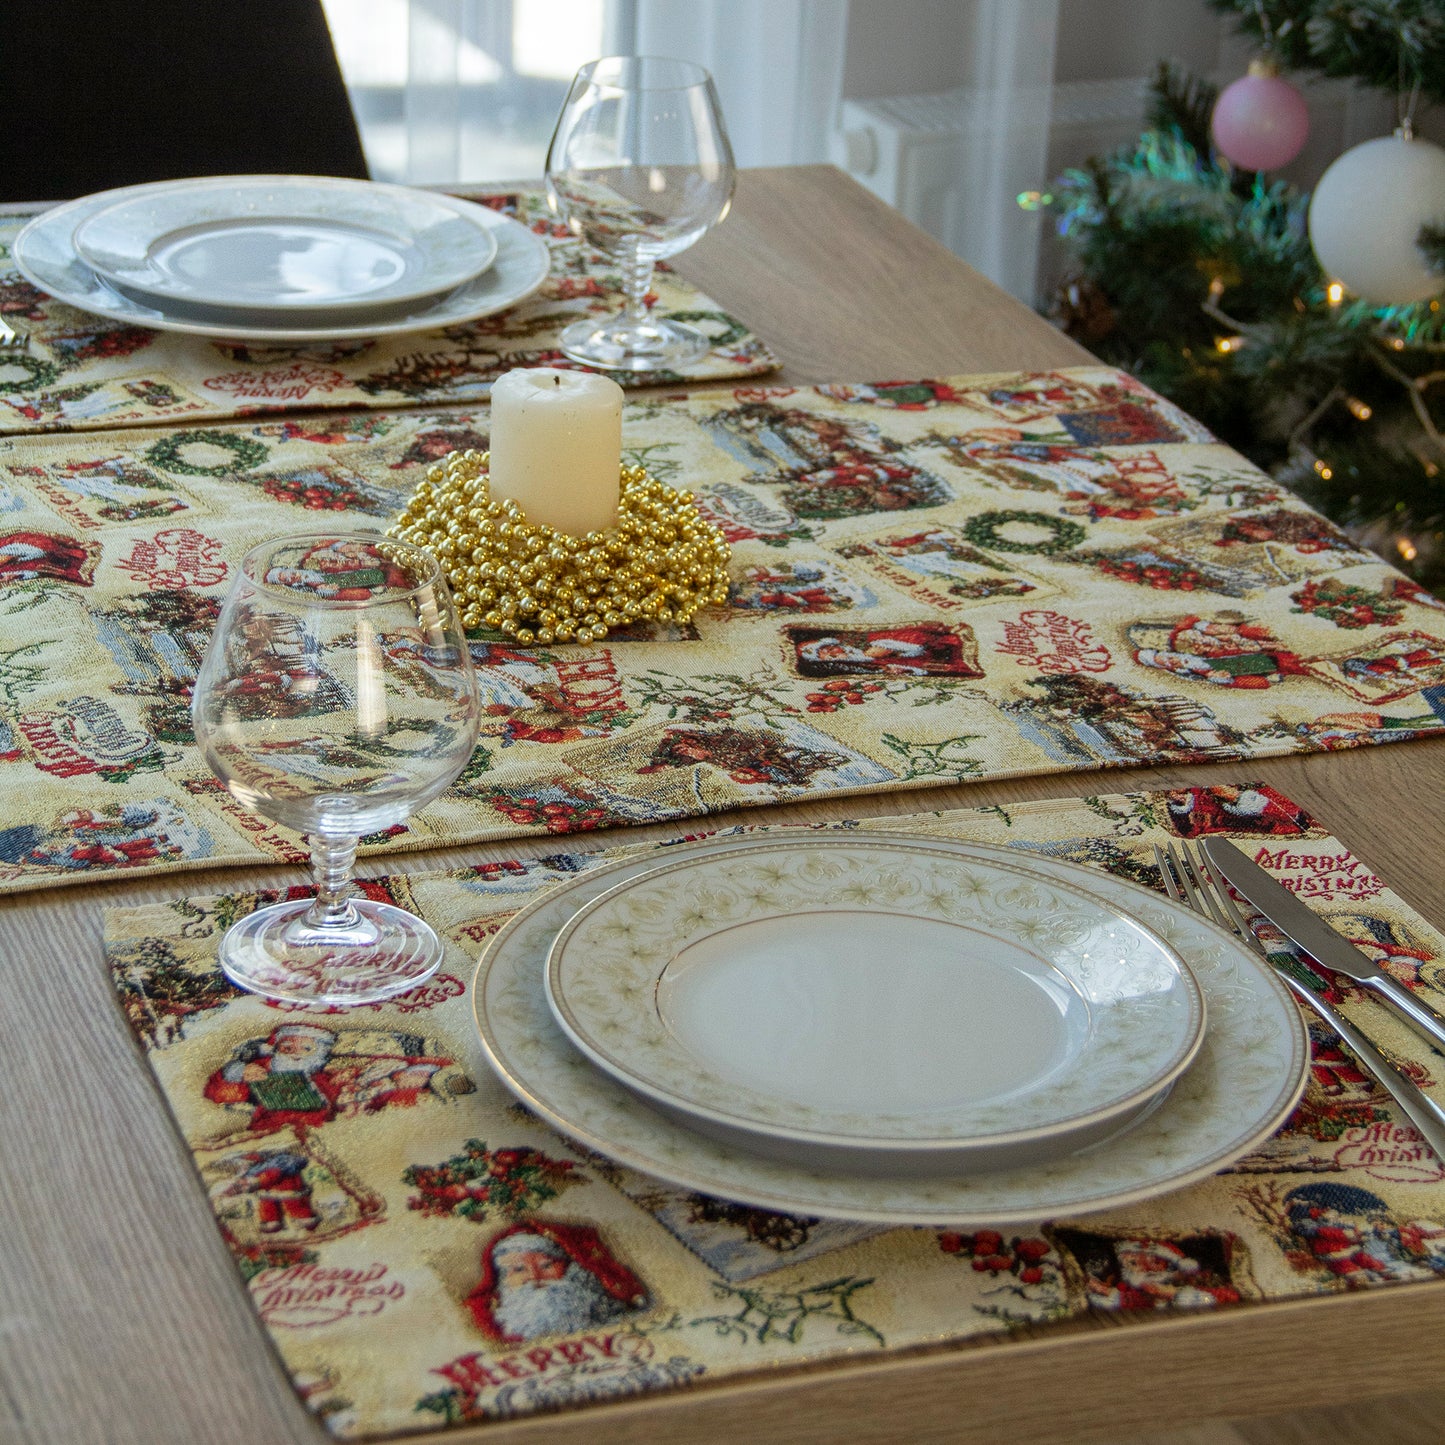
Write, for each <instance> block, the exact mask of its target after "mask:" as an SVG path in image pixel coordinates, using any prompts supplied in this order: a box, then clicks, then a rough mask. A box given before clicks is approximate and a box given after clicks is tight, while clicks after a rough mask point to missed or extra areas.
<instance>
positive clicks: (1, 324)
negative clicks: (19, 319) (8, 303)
mask: <svg viewBox="0 0 1445 1445" xmlns="http://www.w3.org/2000/svg"><path fill="white" fill-rule="evenodd" d="M29 350H30V337H29V335H28V333H26V332H24V331H17V330H16V329H15V328H14V327H13V326H11V325H10V323H9V322H8V321H6V320H5V318H4V317H3V316H0V351H29Z"/></svg>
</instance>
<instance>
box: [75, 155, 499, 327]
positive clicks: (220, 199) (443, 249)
mask: <svg viewBox="0 0 1445 1445" xmlns="http://www.w3.org/2000/svg"><path fill="white" fill-rule="evenodd" d="M93 199H95V200H97V201H99V200H100V199H101V197H100V196H96V197H94V198H93ZM473 210H474V208H472V207H469V206H468V207H465V208H463V207H458V206H454V205H449V204H448V203H447V200H446V198H444V197H440V196H435V195H432V194H430V193H428V192H426V191H415V190H411V189H409V188H408V187H406V186H389V185H379V184H376V183H375V182H371V181H355V180H340V179H336V178H333V177H327V176H208V177H202V178H199V179H195V180H181V181H171V182H161V183H158V184H157V185H156V187H155V188H154V189H152V190H148V191H144V192H142V193H140V194H134V193H132V194H129V195H122V196H121V197H120V198H119V199H117V198H115V196H114V195H112V199H111V201H110V203H109V204H107V205H103V206H101V207H100V209H99V210H96V211H94V212H93V213H92V214H90V215H89V216H88V217H87V218H86V219H85V220H84V221H81V222H80V223H79V224H77V226H76V227H75V232H74V246H75V250H76V252H77V254H78V255H79V256H80V258H81V260H83V261H85V262H86V263H87V264H88V265H89V266H90V268H91V269H92V270H93V271H95V272H96V273H97V274H98V275H100V276H102V277H103V278H104V279H105V280H107V281H109V282H110V284H111V285H112V286H113V287H114V288H115V289H116V290H118V291H120V292H122V293H123V294H125V295H127V296H129V297H131V299H132V300H136V301H139V302H141V303H142V304H143V305H147V306H154V307H157V308H159V309H160V310H163V311H167V312H170V313H172V314H176V315H182V314H190V315H193V316H196V317H197V319H200V320H207V319H210V320H215V321H225V320H228V319H233V318H234V317H235V316H236V315H237V313H240V314H241V315H243V316H245V317H247V318H249V319H250V320H251V321H253V322H261V321H263V320H265V321H267V322H268V324H272V325H288V324H295V325H315V324H317V322H318V320H320V321H323V322H335V321H338V320H343V321H344V320H345V319H346V318H347V317H348V316H350V317H351V319H352V320H354V321H361V320H363V319H365V318H363V317H362V316H360V315H358V314H356V313H359V312H363V311H364V312H366V313H367V314H368V315H370V314H371V313H372V312H374V311H376V310H378V309H383V310H386V311H387V312H389V313H393V314H395V313H398V312H399V311H401V310H405V309H410V310H415V309H416V308H417V307H418V306H419V305H423V304H430V303H433V302H435V301H437V300H439V299H440V298H441V297H442V296H445V295H446V294H447V293H448V292H449V291H454V290H456V288H457V287H458V286H460V285H462V284H463V283H464V282H467V281H470V280H472V279H473V278H474V277H476V276H479V275H480V274H481V273H482V272H483V271H485V270H486V269H487V267H488V266H490V265H491V264H492V261H493V259H494V258H495V256H496V254H497V240H496V236H495V235H494V233H493V232H492V230H491V228H490V227H488V226H487V225H485V224H484V223H483V222H481V221H479V220H477V219H476V218H475V216H474V214H473Z"/></svg>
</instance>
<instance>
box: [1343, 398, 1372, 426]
mask: <svg viewBox="0 0 1445 1445" xmlns="http://www.w3.org/2000/svg"><path fill="white" fill-rule="evenodd" d="M1345 405H1346V406H1347V407H1349V409H1350V415H1351V416H1353V417H1354V419H1355V420H1356V421H1369V419H1370V418H1371V417H1372V416H1374V412H1373V411H1371V410H1370V407H1369V404H1368V403H1367V402H1363V401H1361V400H1360V399H1359V397H1357V396H1347V397H1346V398H1345Z"/></svg>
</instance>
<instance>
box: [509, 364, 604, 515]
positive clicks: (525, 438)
mask: <svg viewBox="0 0 1445 1445" xmlns="http://www.w3.org/2000/svg"><path fill="white" fill-rule="evenodd" d="M491 451H492V460H491V467H490V471H491V490H492V496H493V497H495V498H497V499H498V500H501V499H504V498H507V497H510V498H511V499H512V500H513V501H514V502H516V503H517V505H518V506H519V507H521V509H522V510H523V511H524V512H525V513H526V514H527V520H528V521H529V522H543V523H545V524H546V525H547V526H549V527H554V528H556V530H557V531H559V532H570V533H571V534H572V535H573V536H574V537H581V536H583V535H585V534H586V533H588V532H596V531H600V530H601V529H602V528H603V527H610V526H611V525H612V524H613V523H614V522H615V521H616V520H617V502H618V495H619V486H618V472H619V470H620V468H621V464H622V388H621V387H620V386H618V384H617V383H616V382H615V381H613V380H611V378H609V377H606V376H597V375H594V374H593V373H591V372H586V371H558V370H557V369H556V368H554V367H550V366H535V367H522V368H519V369H517V370H515V371H508V372H505V373H504V374H503V375H501V376H499V377H498V378H497V379H496V381H494V382H493V383H492V440H491Z"/></svg>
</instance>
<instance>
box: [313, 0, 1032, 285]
mask: <svg viewBox="0 0 1445 1445" xmlns="http://www.w3.org/2000/svg"><path fill="white" fill-rule="evenodd" d="M326 6H327V15H328V19H329V21H330V23H331V28H332V34H333V37H334V38H335V40H336V43H337V51H338V54H339V56H340V58H341V63H342V68H343V71H344V72H345V73H346V76H347V81H348V84H349V85H350V86H351V89H352V97H353V103H354V105H355V107H356V110H357V115H358V119H359V121H360V123H361V128H362V136H363V140H364V142H365V144H366V147H367V154H368V157H369V159H370V161H371V165H372V170H373V173H374V174H375V175H376V176H377V177H378V178H379V179H387V180H400V181H407V182H411V183H417V184H427V183H430V184H438V183H442V184H444V183H448V182H451V183H457V182H461V183H468V182H486V181H497V180H520V179H525V178H527V177H536V176H539V175H540V174H541V170H542V161H543V157H544V156H545V154H546V146H547V139H548V136H549V135H550V133H551V128H552V122H553V120H554V119H555V116H556V114H557V111H558V109H559V108H560V106H561V103H562V98H563V96H564V95H565V93H566V89H567V82H568V80H569V79H570V77H571V75H572V73H573V71H575V69H576V68H577V66H579V65H581V64H582V63H583V62H584V61H586V60H589V59H592V58H594V57H595V56H597V55H602V54H651V55H671V56H677V57H680V58H682V59H687V60H694V61H697V62H698V63H700V64H702V65H705V66H706V67H707V68H708V69H709V70H710V71H712V73H713V76H714V78H715V79H716V82H717V85H718V90H719V94H720V95H721V98H722V104H723V113H724V115H725V116H726V118H727V123H728V129H729V131H730V133H731V136H732V141H733V148H734V152H735V153H736V155H737V159H738V162H739V164H740V165H744V166H765V165H789V164H802V163H806V162H813V161H824V160H829V159H832V160H835V161H838V162H839V163H841V162H842V161H843V159H844V155H845V149H844V145H843V141H842V137H841V135H840V131H839V111H840V106H841V104H842V102H843V101H844V100H845V99H849V98H859V99H869V100H871V99H874V98H884V97H888V98H895V103H896V106H897V107H898V108H899V109H900V111H904V110H906V109H907V108H908V103H909V102H910V101H912V102H924V101H927V102H928V112H929V114H930V115H931V116H933V117H934V118H935V119H934V120H932V121H930V122H929V124H932V125H934V126H935V127H936V126H937V125H939V124H941V125H943V126H944V127H945V130H946V132H947V134H949V135H951V136H953V137H955V138H956V139H955V142H954V150H953V153H952V157H951V159H950V160H949V162H948V166H949V171H950V174H949V176H948V184H947V185H943V186H935V187H934V188H933V192H932V195H931V198H930V199H929V200H928V201H927V202H926V203H920V202H918V201H917V200H916V197H912V196H910V193H909V191H908V187H907V186H906V185H905V184H903V181H902V179H900V181H899V183H898V184H897V185H895V186H894V188H893V193H892V194H890V193H889V192H888V190H887V189H886V188H878V187H875V189H878V190H879V194H881V195H883V197H884V199H886V200H889V201H892V202H893V203H895V204H900V205H903V206H904V207H905V209H906V210H907V211H908V212H909V214H910V216H911V218H912V219H914V220H915V221H918V222H919V223H920V224H923V225H924V226H926V227H927V228H928V229H930V230H932V231H933V232H934V234H935V235H937V236H938V237H939V238H940V239H941V240H942V241H944V243H945V244H947V245H948V246H950V247H951V248H952V249H953V250H954V251H956V252H957V253H958V254H959V255H961V256H963V257H964V258H965V259H967V260H969V261H970V262H972V263H973V264H974V265H975V266H977V267H978V268H979V269H980V270H982V271H984V272H985V273H986V274H987V275H989V276H991V277H992V278H993V279H994V280H995V281H997V282H999V283H1000V284H1001V285H1003V286H1005V287H1006V288H1007V289H1009V290H1012V291H1013V292H1014V293H1015V294H1016V295H1020V296H1025V297H1027V296H1029V295H1030V294H1031V291H1032V285H1033V275H1034V271H1035V269H1036V265H1037V254H1038V234H1039V219H1038V217H1036V216H1029V215H1026V214H1025V213H1023V212H1021V211H1020V210H1019V209H1018V208H1017V206H1016V205H1015V204H1014V197H1015V196H1016V195H1017V194H1018V193H1019V192H1020V191H1023V190H1028V189H1031V188H1033V187H1035V186H1038V185H1040V184H1041V183H1042V182H1043V181H1044V180H1046V178H1047V170H1046V166H1047V142H1048V131H1049V110H1050V95H1051V90H1052V85H1053V74H1054V54H1055V37H1056V34H1057V29H1058V10H1059V0H326ZM940 116H941V117H942V119H941V120H939V119H937V118H938V117H940ZM871 183H872V182H870V184H871ZM915 189H916V188H915Z"/></svg>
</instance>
